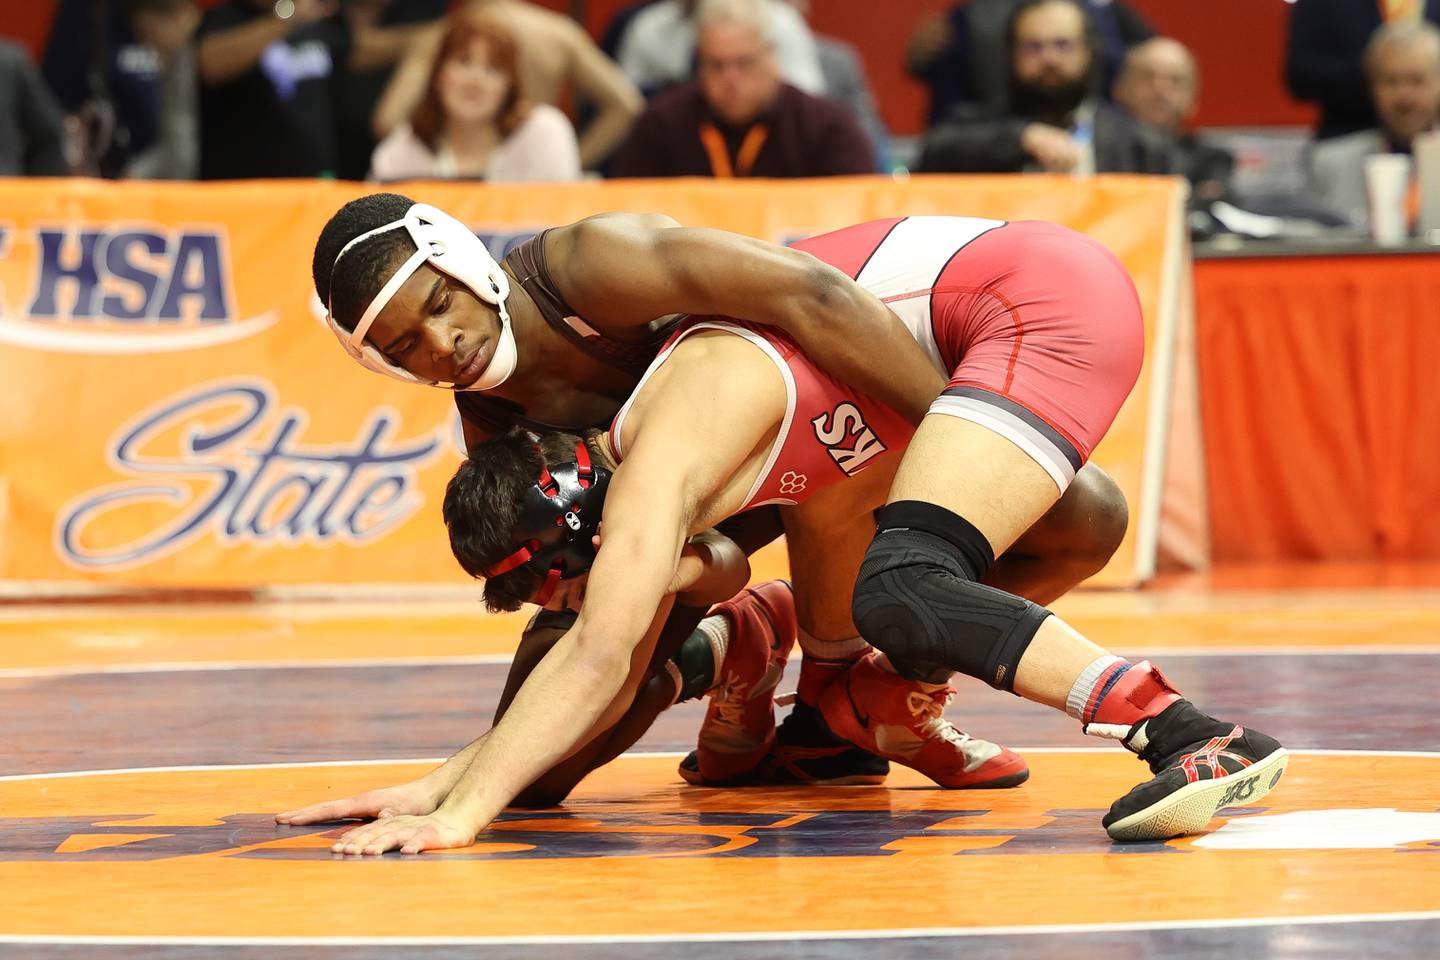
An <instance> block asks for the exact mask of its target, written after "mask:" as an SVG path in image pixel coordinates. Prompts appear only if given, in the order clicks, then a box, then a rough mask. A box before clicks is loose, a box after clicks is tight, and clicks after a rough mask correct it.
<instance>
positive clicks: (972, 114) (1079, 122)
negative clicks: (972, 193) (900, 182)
mask: <svg viewBox="0 0 1440 960" xmlns="http://www.w3.org/2000/svg"><path fill="white" fill-rule="evenodd" d="M1098 44H1099V41H1098V37H1097V35H1096V33H1095V27H1094V23H1093V21H1092V20H1091V19H1090V16H1089V13H1088V11H1087V10H1086V8H1085V7H1084V5H1083V4H1081V3H1080V2H1079V0H1022V2H1021V3H1020V4H1019V6H1017V7H1016V8H1015V13H1014V15H1013V16H1012V17H1011V20H1010V24H1009V28H1008V30H1007V32H1006V48H1007V49H1008V50H1009V51H1010V83H1011V90H1010V104H1011V106H1010V108H1009V110H997V109H995V108H988V107H983V106H979V105H970V104H961V105H960V106H958V107H956V108H955V109H954V111H952V113H951V115H950V116H949V118H947V119H946V120H944V121H942V122H941V123H939V124H937V125H936V126H934V127H933V128H931V130H930V132H929V133H927V134H926V136H925V141H924V143H923V144H922V148H921V158H920V169H921V170H923V171H926V172H967V173H982V172H988V173H1010V172H1019V171H1045V172H1049V173H1074V174H1077V175H1082V176H1083V175H1086V174H1090V173H1169V172H1172V171H1173V170H1174V167H1175V163H1174V158H1173V154H1172V148H1171V147H1170V146H1169V144H1167V143H1166V142H1165V141H1164V140H1163V139H1162V138H1160V137H1158V136H1157V135H1155V134H1153V133H1151V132H1149V131H1148V130H1145V129H1144V128H1142V127H1141V126H1140V125H1139V124H1138V123H1136V122H1135V121H1134V120H1132V119H1131V118H1130V117H1129V116H1128V115H1127V114H1126V113H1125V112H1124V111H1123V110H1120V109H1118V108H1117V107H1114V106H1112V105H1111V104H1108V103H1106V102H1104V101H1103V100H1100V99H1099V97H1098V91H1099V86H1100V65H1099V60H1098V51H1099V45H1098Z"/></svg>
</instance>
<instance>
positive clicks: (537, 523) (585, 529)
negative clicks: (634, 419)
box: [483, 440, 610, 604]
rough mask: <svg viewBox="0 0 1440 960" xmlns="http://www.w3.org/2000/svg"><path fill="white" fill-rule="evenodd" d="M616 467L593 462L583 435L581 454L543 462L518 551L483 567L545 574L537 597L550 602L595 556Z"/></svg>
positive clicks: (489, 571)
mask: <svg viewBox="0 0 1440 960" xmlns="http://www.w3.org/2000/svg"><path fill="white" fill-rule="evenodd" d="M609 489H610V471H609V470H606V469H605V468H604V467H599V466H595V465H594V464H592V463H591V462H590V451H589V450H588V449H586V447H585V442H584V441H583V440H582V441H580V442H578V443H576V444H575V459H574V460H571V461H567V462H564V463H552V464H544V463H542V464H541V466H540V477H539V479H537V480H536V481H535V483H534V484H533V485H532V486H531V487H530V488H529V489H527V490H526V491H525V495H524V497H523V499H522V500H521V504H520V516H519V518H518V519H517V520H516V522H515V530H514V533H513V534H512V537H513V542H514V544H515V552H513V553H511V554H510V555H509V556H508V557H506V558H505V559H503V560H500V561H498V562H496V563H492V564H491V565H490V566H488V567H486V568H485V570H484V571H483V572H484V574H485V576H486V577H498V576H500V575H501V574H502V573H509V572H510V571H511V570H517V569H519V568H521V567H525V568H528V569H530V570H532V571H534V572H535V573H537V574H543V575H544V577H545V583H544V585H543V586H541V588H540V590H539V592H538V593H537V594H536V595H535V597H533V598H532V601H533V602H534V603H539V604H544V603H546V602H547V601H548V600H549V599H550V596H551V594H553V593H554V592H555V585H556V584H557V583H559V582H560V581H561V580H569V579H571V578H572V577H578V576H580V575H581V574H582V573H584V572H585V571H587V570H589V569H590V564H591V563H593V562H594V560H595V546H594V543H593V538H594V536H595V535H596V533H598V532H599V530H600V515H601V513H603V512H604V510H605V493H606V491H607V490H609Z"/></svg>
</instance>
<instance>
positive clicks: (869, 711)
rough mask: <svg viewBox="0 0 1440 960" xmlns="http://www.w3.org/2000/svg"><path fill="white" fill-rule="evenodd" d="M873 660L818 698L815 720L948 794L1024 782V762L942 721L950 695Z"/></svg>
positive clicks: (863, 662) (871, 657) (873, 657)
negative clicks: (909, 768)
mask: <svg viewBox="0 0 1440 960" xmlns="http://www.w3.org/2000/svg"><path fill="white" fill-rule="evenodd" d="M879 656H880V654H879V653H870V654H868V655H867V656H865V657H864V658H862V659H861V660H860V661H858V662H857V663H856V664H855V665H854V666H853V667H851V668H850V669H849V671H847V672H846V674H845V675H844V676H843V677H842V678H840V679H839V680H837V681H836V682H835V683H833V684H831V686H830V687H829V688H827V689H826V690H825V692H824V693H823V694H821V696H820V715H821V716H822V717H823V718H824V720H825V723H826V724H827V725H828V726H829V727H830V729H831V730H833V731H834V732H835V733H836V734H838V735H839V736H842V737H844V738H845V739H846V740H849V741H850V742H851V743H853V744H855V745H856V746H858V747H861V748H862V749H865V750H868V751H870V752H871V753H875V754H879V755H880V756H882V757H885V758H887V759H890V760H893V761H895V762H896V763H903V764H905V766H907V767H912V768H914V769H916V770H918V771H920V772H921V773H923V774H925V776H927V777H929V778H930V779H931V780H934V781H935V782H936V783H938V784H940V786H942V787H949V788H951V789H998V788H1001V787H1014V786H1018V785H1019V784H1022V783H1024V782H1025V780H1026V779H1027V778H1028V777H1029V776H1030V768H1029V767H1028V766H1027V765H1026V763H1025V758H1024V757H1022V756H1020V755H1019V754H1018V753H1016V752H1015V751H1013V750H1010V749H1008V748H1006V747H1002V746H1000V745H999V744H996V743H991V742H990V741H988V740H979V739H976V738H975V737H972V736H970V735H969V734H966V733H962V732H960V730H958V729H956V727H955V725H954V724H952V723H951V722H950V721H948V720H946V719H945V717H944V711H945V704H947V703H948V702H949V701H950V698H951V697H952V696H953V695H954V694H955V691H954V690H953V689H951V688H950V687H942V688H940V689H938V690H931V689H927V687H926V686H924V685H921V684H919V683H916V682H915V681H912V680H906V679H905V678H904V677H902V676H900V675H898V674H895V673H891V672H890V671H889V670H885V669H883V668H882V667H881V666H880V665H879V663H878V662H877V661H878V658H879Z"/></svg>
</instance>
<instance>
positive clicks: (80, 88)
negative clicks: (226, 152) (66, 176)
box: [44, 0, 200, 179]
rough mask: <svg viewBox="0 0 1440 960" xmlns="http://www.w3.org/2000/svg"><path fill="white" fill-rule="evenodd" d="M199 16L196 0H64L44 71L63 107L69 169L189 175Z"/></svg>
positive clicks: (107, 173)
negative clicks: (98, 0)
mask: <svg viewBox="0 0 1440 960" xmlns="http://www.w3.org/2000/svg"><path fill="white" fill-rule="evenodd" d="M199 18H200V13H199V10H198V8H197V7H196V6H195V3H194V0H101V2H98V3H97V2H94V0H61V3H60V5H59V6H58V7H57V9H56V11H55V19H54V22H53V23H52V25H51V30H50V41H49V43H48V44H47V45H46V49H45V60H44V72H45V80H46V82H48V83H49V84H50V88H51V90H53V91H54V92H55V95H56V96H57V97H59V99H60V103H61V106H62V107H63V108H64V110H65V113H66V115H67V127H68V128H69V152H70V154H71V159H70V166H71V169H72V171H73V172H75V173H83V174H87V175H90V176H105V177H122V176H123V177H144V178H150V179H189V178H192V177H194V176H195V174H196V170H197V154H198V147H197V145H196V142H197V139H198V132H197V127H196V124H197V123H198V120H197V117H196V113H197V106H196V91H195V63H194V52H193V49H192V47H191V39H192V37H193V35H194V33H195V27H196V24H197V23H198V22H199Z"/></svg>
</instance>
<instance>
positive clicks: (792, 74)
mask: <svg viewBox="0 0 1440 960" xmlns="http://www.w3.org/2000/svg"><path fill="white" fill-rule="evenodd" d="M763 3H764V7H765V13H766V15H767V16H768V17H769V18H770V24H769V33H770V36H771V37H772V38H773V41H772V42H773V43H774V45H775V51H776V57H777V59H778V61H779V64H780V70H781V74H782V76H783V77H784V78H785V82H786V83H789V84H790V85H791V86H793V87H797V88H799V89H800V90H803V91H804V92H806V93H808V94H812V95H813V96H817V97H818V96H823V95H824V93H825V77H824V75H823V74H822V73H821V72H820V54H819V52H818V51H817V50H816V48H815V38H814V37H813V36H811V34H810V27H809V26H807V25H806V23H805V18H804V17H802V16H800V14H799V13H798V12H797V11H796V10H795V9H794V8H792V7H790V6H789V5H787V4H785V3H783V2H782V0H763ZM696 8H697V0H660V2H658V3H653V4H651V5H649V6H647V7H645V8H644V9H642V10H640V11H639V12H638V13H636V14H635V16H634V18H633V19H632V20H631V21H630V26H629V28H628V29H627V30H626V31H625V34H624V36H622V37H621V38H620V42H619V46H618V50H619V54H618V56H617V57H616V60H618V61H619V63H620V69H621V70H624V71H625V75H626V76H627V77H629V78H630V79H631V80H633V81H634V82H635V85H636V86H638V87H639V88H640V89H641V90H643V91H644V92H645V94H646V95H647V96H651V95H654V94H656V93H659V92H660V91H661V90H664V89H665V88H666V87H668V86H670V85H672V84H676V83H684V82H685V81H687V80H689V79H690V78H691V77H692V76H693V75H694V72H695V69H694V68H695V55H696V50H695V42H696V33H697V31H696Z"/></svg>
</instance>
